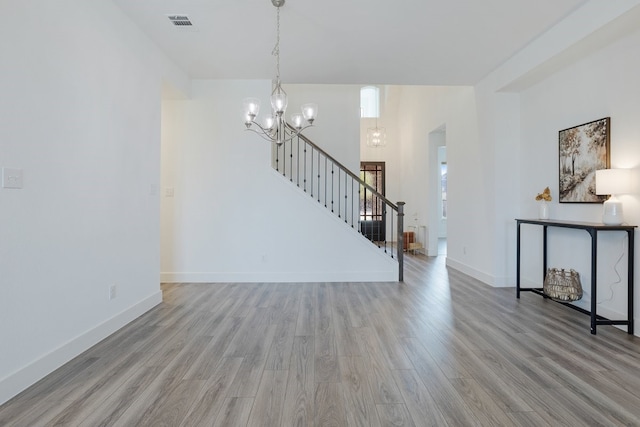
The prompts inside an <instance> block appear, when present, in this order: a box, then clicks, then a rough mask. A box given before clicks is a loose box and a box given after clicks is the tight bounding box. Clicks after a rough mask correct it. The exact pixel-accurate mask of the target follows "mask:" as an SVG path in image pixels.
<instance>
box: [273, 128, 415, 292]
mask: <svg viewBox="0 0 640 427" xmlns="http://www.w3.org/2000/svg"><path fill="white" fill-rule="evenodd" d="M272 146H273V148H272V166H273V168H274V169H275V170H276V171H278V172H279V173H280V174H282V176H283V177H284V178H285V179H288V180H289V181H290V182H291V183H292V184H294V185H296V186H298V187H299V188H300V189H301V190H302V191H304V192H305V193H307V194H309V196H310V197H311V198H312V199H314V200H316V201H317V202H318V204H319V205H320V206H324V207H325V208H326V209H328V210H330V211H331V212H332V213H333V214H334V215H336V216H337V217H338V218H340V219H341V220H343V221H344V223H345V225H346V226H347V227H349V228H351V229H352V230H353V231H354V232H357V233H359V234H360V235H362V236H363V238H366V239H367V240H369V241H370V242H371V243H373V244H375V245H376V246H377V247H378V248H380V249H381V250H382V251H384V253H385V254H387V255H389V256H390V257H391V258H393V259H395V260H396V261H397V262H398V281H400V282H402V281H403V264H404V262H403V246H404V235H403V228H404V224H403V219H404V212H403V209H404V202H397V203H396V204H394V203H392V202H390V201H389V200H388V199H387V198H386V197H385V196H383V195H382V194H380V193H379V192H378V191H376V190H375V189H374V188H373V187H372V186H370V185H369V184H367V183H366V182H364V181H363V180H362V179H361V178H360V177H359V176H357V175H356V174H354V173H353V172H351V171H350V170H349V169H347V168H346V167H345V166H343V165H342V164H341V163H340V162H339V161H337V160H336V159H334V158H333V157H332V156H331V155H329V154H328V153H327V152H325V151H324V150H323V149H322V148H320V147H318V146H317V145H316V144H315V143H313V142H312V141H311V140H310V139H309V138H307V137H305V136H304V135H301V134H298V136H296V137H295V138H293V139H291V140H289V141H286V142H284V143H282V144H280V145H278V144H272ZM365 188H366V190H367V192H368V193H370V194H372V196H373V197H372V201H371V203H370V204H369V203H366V204H365V203H361V197H362V196H363V192H364V189H365ZM374 207H381V209H382V217H383V218H384V220H383V221H382V222H381V223H380V222H378V223H373V221H365V220H363V218H366V217H367V216H368V217H371V210H372V209H374ZM365 210H366V212H365ZM380 228H382V230H384V231H385V232H379V230H380ZM379 236H380V237H379Z"/></svg>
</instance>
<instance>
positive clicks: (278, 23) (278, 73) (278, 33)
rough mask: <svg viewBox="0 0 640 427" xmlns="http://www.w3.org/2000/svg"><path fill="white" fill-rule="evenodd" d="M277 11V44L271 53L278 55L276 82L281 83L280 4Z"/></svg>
mask: <svg viewBox="0 0 640 427" xmlns="http://www.w3.org/2000/svg"><path fill="white" fill-rule="evenodd" d="M276 9H277V13H276V45H275V46H274V48H273V50H272V51H271V54H272V55H274V56H275V57H276V84H277V85H278V86H279V85H280V7H279V6H278V7H277V8H276Z"/></svg>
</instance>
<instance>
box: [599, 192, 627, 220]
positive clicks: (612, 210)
mask: <svg viewBox="0 0 640 427" xmlns="http://www.w3.org/2000/svg"><path fill="white" fill-rule="evenodd" d="M623 222H624V218H623V216H622V202H620V201H619V200H618V199H616V198H615V197H614V196H611V197H610V198H609V200H607V201H605V202H604V205H603V206H602V223H603V224H605V225H621V224H622V223H623Z"/></svg>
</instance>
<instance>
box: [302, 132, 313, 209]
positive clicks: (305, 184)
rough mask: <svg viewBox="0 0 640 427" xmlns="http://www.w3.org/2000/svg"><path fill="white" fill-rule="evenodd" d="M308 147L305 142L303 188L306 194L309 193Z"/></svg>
mask: <svg viewBox="0 0 640 427" xmlns="http://www.w3.org/2000/svg"><path fill="white" fill-rule="evenodd" d="M307 146H308V144H307V143H306V142H305V143H304V181H303V187H304V192H305V193H306V192H307ZM311 161H312V162H313V158H312V159H311ZM311 197H313V194H312V195H311Z"/></svg>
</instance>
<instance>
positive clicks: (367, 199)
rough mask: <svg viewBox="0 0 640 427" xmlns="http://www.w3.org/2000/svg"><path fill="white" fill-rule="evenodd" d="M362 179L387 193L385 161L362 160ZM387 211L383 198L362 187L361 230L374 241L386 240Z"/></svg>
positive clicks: (381, 192) (380, 191) (375, 188)
mask: <svg viewBox="0 0 640 427" xmlns="http://www.w3.org/2000/svg"><path fill="white" fill-rule="evenodd" d="M360 179H362V180H363V181H364V182H365V184H368V185H370V186H371V187H373V189H374V190H376V191H377V192H378V193H380V194H382V195H383V196H384V195H385V188H384V187H385V164H384V162H360ZM385 225H386V212H385V207H384V202H383V201H382V199H381V198H380V197H379V196H377V195H376V194H375V193H373V192H372V191H371V190H370V189H369V188H367V187H365V186H364V185H362V186H361V188H360V232H361V233H362V234H363V235H364V236H365V237H366V238H367V239H369V240H371V241H373V242H384V241H385V240H386V226H385Z"/></svg>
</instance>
